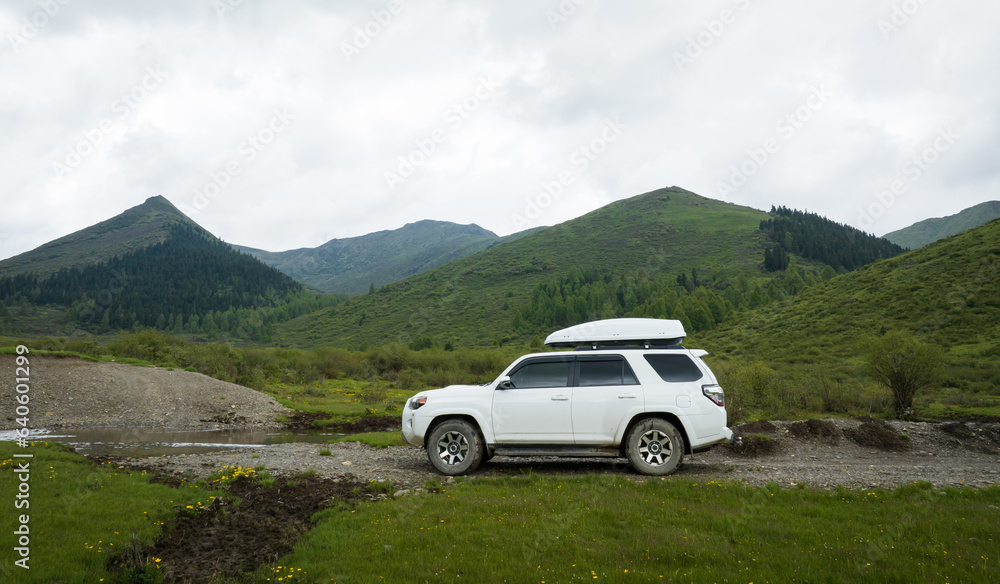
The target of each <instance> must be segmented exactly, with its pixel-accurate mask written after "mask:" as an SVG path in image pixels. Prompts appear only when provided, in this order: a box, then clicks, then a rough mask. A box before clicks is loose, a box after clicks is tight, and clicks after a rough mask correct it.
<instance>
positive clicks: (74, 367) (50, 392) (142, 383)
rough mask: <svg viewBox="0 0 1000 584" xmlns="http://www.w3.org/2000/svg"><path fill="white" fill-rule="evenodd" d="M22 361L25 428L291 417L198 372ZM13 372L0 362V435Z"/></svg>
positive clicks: (260, 423)
mask: <svg viewBox="0 0 1000 584" xmlns="http://www.w3.org/2000/svg"><path fill="white" fill-rule="evenodd" d="M28 358H29V367H30V371H29V373H30V375H29V376H28V378H29V382H28V385H29V387H30V390H29V393H28V395H29V396H30V399H31V401H30V403H29V404H28V405H29V408H30V414H29V416H28V417H29V427H31V428H84V427H101V426H111V427H120V426H128V427H146V428H222V427H231V428H236V427H275V428H276V427H281V425H282V424H280V423H278V422H276V421H275V418H276V417H277V416H279V415H280V416H288V415H289V414H290V413H291V411H290V410H289V409H288V408H286V407H284V406H282V405H281V404H279V403H278V402H276V401H275V400H274V399H273V398H271V397H270V396H267V395H265V394H263V393H260V392H259V391H254V390H252V389H250V388H247V387H243V386H242V385H236V384H234V383H227V382H225V381H219V380H218V379H213V378H211V377H208V376H207V375H202V374H201V373H193V372H190V371H183V370H180V369H174V370H169V369H162V368H159V367H137V366H134V365H125V364H122V363H114V362H102V363H95V362H93V361H87V360H84V359H77V358H66V357H49V356H42V355H28ZM15 370H16V363H15V356H14V355H0V430H11V429H14V428H16V427H18V425H17V424H16V422H15V419H16V417H17V415H16V408H17V405H18V404H17V402H16V401H15V395H16V394H15V391H14V387H15V382H14V380H15ZM21 374H23V371H22V372H21ZM18 376H20V375H18Z"/></svg>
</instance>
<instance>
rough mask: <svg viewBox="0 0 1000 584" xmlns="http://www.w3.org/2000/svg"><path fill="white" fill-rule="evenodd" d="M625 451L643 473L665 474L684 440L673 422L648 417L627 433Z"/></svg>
mask: <svg viewBox="0 0 1000 584" xmlns="http://www.w3.org/2000/svg"><path fill="white" fill-rule="evenodd" d="M625 454H626V455H627V456H628V460H629V462H631V463H632V466H634V467H635V470H637V471H639V472H640V473H642V474H646V475H668V474H670V473H672V472H674V470H675V469H676V468H677V466H678V465H680V463H681V456H683V454H684V442H683V440H682V439H681V433H680V432H679V431H678V430H677V428H676V427H674V425H673V424H671V423H670V422H668V421H666V420H662V419H660V418H648V419H646V420H643V421H641V422H639V423H638V424H636V425H635V426H634V427H633V428H632V430H630V431H629V433H628V438H627V439H626V442H625Z"/></svg>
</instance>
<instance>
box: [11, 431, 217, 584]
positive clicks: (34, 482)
mask: <svg viewBox="0 0 1000 584" xmlns="http://www.w3.org/2000/svg"><path fill="white" fill-rule="evenodd" d="M15 453H17V454H24V453H30V454H33V455H34V457H33V458H30V459H21V458H17V459H15V458H13V454H15ZM24 460H27V461H28V462H29V464H30V469H31V479H30V481H29V486H30V495H29V498H28V499H27V500H28V501H29V505H30V507H29V508H27V509H23V510H15V509H14V507H13V505H14V500H15V499H14V497H15V493H17V492H18V488H19V484H20V481H19V479H18V477H17V476H16V475H15V474H14V472H13V467H15V466H17V464H18V463H20V462H22V461H24ZM0 493H2V494H3V497H5V498H7V499H8V501H7V502H5V505H7V506H9V507H8V508H7V510H6V511H5V512H4V524H3V525H4V529H3V533H2V535H0V581H3V582H45V583H49V582H99V581H101V579H102V578H104V581H105V582H112V581H113V579H112V577H111V576H112V575H111V574H110V573H109V572H108V571H107V570H106V569H105V562H106V560H107V558H108V557H109V556H111V555H113V554H115V553H116V552H117V551H119V550H122V551H124V549H125V548H126V547H127V546H128V545H129V544H130V542H131V541H132V538H133V535H134V536H135V537H136V538H137V539H138V541H140V542H150V541H152V539H153V538H154V537H155V536H156V534H158V533H159V532H160V525H161V524H162V522H164V521H166V520H167V519H169V518H170V517H172V516H173V515H174V514H175V513H176V512H177V510H178V509H181V508H186V506H187V505H191V506H192V507H198V506H199V503H207V502H208V501H209V497H211V496H213V495H220V494H221V493H220V492H218V491H214V490H206V489H201V488H197V487H195V486H193V485H192V486H190V487H182V488H179V489H172V488H170V487H167V486H164V485H159V484H150V483H149V477H148V476H146V475H145V473H143V472H124V471H120V470H119V469H117V468H114V467H111V466H95V465H94V464H92V463H91V462H90V461H88V460H86V459H85V458H83V457H82V456H79V455H77V454H73V453H71V452H67V451H66V450H65V449H64V447H62V446H61V445H58V444H55V443H52V444H44V443H35V444H34V445H33V446H31V447H30V448H27V449H25V448H18V447H16V446H15V445H14V444H13V443H11V442H0ZM15 513H17V514H22V513H24V514H28V515H29V519H30V522H29V527H30V530H31V533H30V536H29V537H30V538H31V542H30V546H29V547H30V548H31V556H30V562H29V565H30V571H25V570H23V569H22V568H20V567H17V566H14V563H13V562H14V560H15V559H17V557H19V556H15V553H14V551H13V548H14V546H15V545H16V544H15V543H14V542H15V536H14V535H13V530H14V527H15V525H14V521H15V517H17V515H15ZM155 563H156V562H155V560H153V559H150V566H153V565H155ZM149 573H155V568H152V567H151V568H150V572H149Z"/></svg>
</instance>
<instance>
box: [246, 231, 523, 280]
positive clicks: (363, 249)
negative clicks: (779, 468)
mask: <svg viewBox="0 0 1000 584" xmlns="http://www.w3.org/2000/svg"><path fill="white" fill-rule="evenodd" d="M527 233H528V232H522V233H515V234H513V235H509V236H507V237H498V236H497V235H496V234H495V233H493V232H492V231H487V230H486V229H483V228H482V227H480V226H478V225H458V224H455V223H450V222H447V221H418V222H416V223H408V224H406V225H405V226H403V227H401V228H399V229H394V230H391V231H378V232H375V233H369V234H367V235H362V236H360V237H351V238H346V239H332V240H330V241H328V242H326V243H324V244H323V245H321V246H319V247H316V248H302V249H293V250H290V251H282V252H270V251H263V250H260V249H254V248H250V247H243V246H238V245H234V246H233V247H235V248H236V249H238V250H240V251H242V252H244V253H248V254H250V255H252V256H254V257H256V258H257V259H259V260H260V261H262V262H264V263H265V264H267V265H269V266H272V267H274V268H277V269H278V270H280V271H282V272H284V273H285V274H288V275H289V276H291V277H292V278H295V279H296V280H298V281H299V282H302V283H304V284H308V285H309V286H312V287H313V288H316V289H318V290H322V291H324V292H330V293H340V294H361V293H363V292H367V291H368V290H369V288H370V287H371V285H372V284H374V285H375V286H383V285H385V284H389V283H392V282H396V281H398V280H402V279H404V278H406V277H409V276H412V275H414V274H419V273H421V272H424V271H427V270H429V269H431V268H434V267H437V266H440V265H442V264H446V263H448V262H450V261H452V260H456V259H459V258H463V257H465V256H468V255H472V254H474V253H476V252H478V251H482V250H484V249H489V248H490V247H493V246H496V245H499V244H501V243H503V242H505V241H512V240H514V239H518V238H520V237H523V236H524V235H526V234H527Z"/></svg>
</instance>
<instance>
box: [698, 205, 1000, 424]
mask: <svg viewBox="0 0 1000 584" xmlns="http://www.w3.org/2000/svg"><path fill="white" fill-rule="evenodd" d="M997 323H1000V220H994V221H991V222H989V223H987V224H985V225H982V226H980V227H977V228H974V229H971V230H968V231H964V232H962V233H960V234H958V235H955V236H953V237H950V238H947V239H944V240H941V241H938V242H935V243H931V244H928V245H926V246H924V247H921V248H919V249H917V250H913V251H910V252H907V253H905V254H902V255H898V256H896V257H893V258H890V259H886V260H881V261H878V262H875V263H872V264H869V265H867V266H865V267H863V268H860V269H858V270H855V271H853V272H850V273H847V274H843V275H840V276H837V277H835V278H832V279H830V280H828V281H826V282H824V283H822V284H819V285H817V286H814V287H811V288H808V289H806V290H804V291H802V292H801V293H800V294H798V295H797V296H795V297H794V298H790V299H787V300H785V301H782V302H778V303H774V304H772V305H769V306H767V307H763V308H758V309H756V310H752V311H748V312H745V313H743V314H741V315H739V316H738V317H736V318H734V319H732V320H731V321H729V322H727V323H725V324H723V325H722V326H719V327H717V328H716V329H714V330H712V331H710V332H707V333H705V334H703V335H700V337H699V346H703V347H704V348H706V349H708V350H709V351H710V352H711V353H712V354H713V355H716V358H717V359H719V360H721V361H728V360H733V361H740V362H754V361H756V362H760V363H762V364H765V365H766V366H767V367H769V368H772V369H776V370H780V371H781V372H782V375H783V376H785V378H786V379H787V380H788V381H789V382H790V384H791V385H794V386H797V387H804V388H809V387H811V388H822V387H824V386H828V384H830V383H833V384H843V385H844V386H845V387H846V388H847V390H846V391H848V392H850V393H851V394H853V395H859V394H860V393H862V392H864V391H867V390H866V389H865V386H864V384H865V383H869V384H870V382H866V381H865V380H864V378H863V376H862V373H861V371H862V367H861V355H862V353H863V351H862V348H861V341H862V339H863V338H864V337H865V336H866V335H869V334H879V333H880V332H883V331H889V330H895V329H901V330H904V331H908V332H909V333H911V334H913V335H914V336H916V337H918V338H921V339H923V340H924V341H926V342H929V343H934V344H937V345H939V346H940V347H942V348H943V349H944V351H945V352H946V355H947V366H946V368H947V371H946V374H945V376H944V379H943V382H942V385H943V386H944V387H950V388H954V389H955V390H956V391H962V392H969V393H981V395H982V396H983V398H984V399H987V400H988V399H992V400H993V401H995V402H997V405H1000V400H997V399H996V397H992V398H990V397H988V396H997V395H1000V341H998V339H1000V325H998V324H997ZM713 367H715V365H714V364H713Z"/></svg>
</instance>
